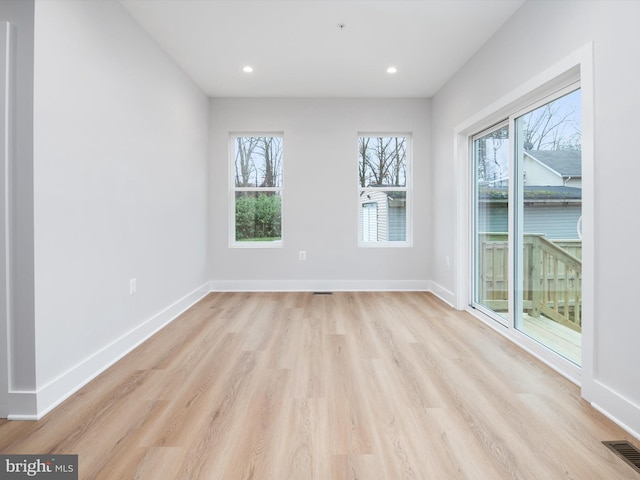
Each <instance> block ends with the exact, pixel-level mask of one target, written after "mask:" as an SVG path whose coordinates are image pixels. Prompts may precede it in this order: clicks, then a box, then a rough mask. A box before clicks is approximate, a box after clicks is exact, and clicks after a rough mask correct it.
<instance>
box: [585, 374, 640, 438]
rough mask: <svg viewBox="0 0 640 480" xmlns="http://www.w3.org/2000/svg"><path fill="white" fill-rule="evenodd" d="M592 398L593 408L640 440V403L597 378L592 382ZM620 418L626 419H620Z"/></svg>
mask: <svg viewBox="0 0 640 480" xmlns="http://www.w3.org/2000/svg"><path fill="white" fill-rule="evenodd" d="M593 398H594V400H592V401H591V405H592V406H593V408H595V409H596V410H598V411H599V412H600V413H602V414H603V415H604V416H605V417H607V418H608V419H609V420H611V421H613V422H614V423H616V424H618V425H619V426H620V427H622V428H624V429H625V430H626V431H627V432H629V433H630V434H631V435H633V436H634V437H635V438H637V439H638V440H640V405H638V404H637V403H634V402H632V401H631V400H630V399H628V398H625V397H624V396H622V395H620V394H619V393H617V392H616V391H614V390H613V389H611V388H610V387H608V386H606V385H604V384H603V383H601V382H599V381H598V380H595V381H594V382H593ZM603 405H606V407H604V406H603ZM621 418H626V419H628V420H627V421H622V420H620V419H621Z"/></svg>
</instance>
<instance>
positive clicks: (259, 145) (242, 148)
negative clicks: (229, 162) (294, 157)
mask: <svg viewBox="0 0 640 480" xmlns="http://www.w3.org/2000/svg"><path fill="white" fill-rule="evenodd" d="M235 186H236V187H281V186H282V137H236V138H235Z"/></svg>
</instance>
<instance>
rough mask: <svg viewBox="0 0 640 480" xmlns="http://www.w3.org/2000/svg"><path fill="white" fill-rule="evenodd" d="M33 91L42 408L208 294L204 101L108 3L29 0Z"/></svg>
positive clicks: (38, 362)
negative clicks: (133, 284)
mask: <svg viewBox="0 0 640 480" xmlns="http://www.w3.org/2000/svg"><path fill="white" fill-rule="evenodd" d="M34 85H35V86H34V118H35V120H34V170H35V172H34V190H35V193H34V203H35V290H36V298H35V312H36V322H35V324H36V334H35V345H36V366H37V374H36V376H37V389H36V392H35V393H36V394H37V398H38V409H37V410H38V412H37V413H38V414H42V413H43V412H44V411H46V410H47V409H48V408H50V407H51V406H52V405H54V404H55V403H56V402H57V401H59V400H60V399H61V398H62V397H64V396H65V395H67V394H68V393H69V392H70V391H71V390H72V389H74V388H76V387H78V386H79V385H80V384H82V383H83V382H85V381H87V380H88V379H90V378H91V377H92V376H94V375H95V374H96V373H98V372H99V371H100V370H101V369H102V368H104V367H106V366H107V365H108V364H110V363H111V362H113V361H115V360H116V359H117V358H118V356H120V355H122V354H123V353H124V352H126V351H127V350H128V349H130V348H132V347H133V346H134V345H135V344H136V343H137V342H139V341H140V340H142V339H143V338H144V337H145V336H147V335H149V334H150V333H151V332H152V331H154V330H155V329H157V328H159V327H160V326H161V325H162V324H164V323H165V322H167V321H169V320H170V319H171V318H173V316H174V315H175V314H176V313H177V312H178V311H179V310H180V309H182V308H184V307H185V306H186V305H188V304H189V303H191V302H193V301H194V300H195V299H197V298H199V296H200V295H201V294H202V292H203V291H204V290H203V288H206V286H207V283H206V280H207V275H206V270H207V265H206V257H207V245H206V237H207V227H206V224H207V212H206V211H207V207H206V190H207V148H208V133H209V130H208V108H209V106H208V98H207V97H206V96H205V95H204V94H203V92H202V91H201V90H199V88H197V87H196V86H195V84H194V83H193V82H192V81H191V80H189V79H188V78H187V77H186V75H185V74H184V73H183V72H182V71H181V70H180V69H179V68H178V67H177V66H176V65H175V64H174V63H173V62H172V61H171V60H170V59H169V58H168V56H167V55H166V54H165V53H163V52H162V51H161V50H160V49H159V48H158V47H157V45H156V44H155V43H154V42H153V41H152V40H151V39H150V38H149V37H148V36H147V34H146V33H145V32H144V31H143V30H142V29H141V28H140V27H139V26H138V24H137V23H136V22H135V21H134V20H133V19H132V18H131V17H130V15H129V14H128V13H127V12H126V11H125V10H124V9H123V8H122V6H121V5H120V4H119V3H118V2H112V1H90V2H85V1H50V0H47V1H39V0H38V1H36V8H35V81H34ZM133 277H135V278H137V293H136V294H135V295H131V296H130V295H129V279H130V278H133ZM25 415H28V412H25Z"/></svg>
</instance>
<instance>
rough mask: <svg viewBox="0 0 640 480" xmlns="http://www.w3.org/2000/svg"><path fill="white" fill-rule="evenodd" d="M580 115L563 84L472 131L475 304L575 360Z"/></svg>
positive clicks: (576, 94) (576, 96) (574, 94)
mask: <svg viewBox="0 0 640 480" xmlns="http://www.w3.org/2000/svg"><path fill="white" fill-rule="evenodd" d="M580 118H581V115H580V90H579V88H577V87H576V86H574V87H568V88H566V89H564V90H563V91H560V92H557V93H556V94H555V95H553V96H552V97H548V98H546V99H545V100H543V101H540V102H538V103H536V104H533V105H531V106H530V107H527V108H526V109H524V110H522V111H520V112H516V113H514V114H513V115H512V116H510V117H509V118H508V119H505V121H504V122H503V123H501V124H498V125H496V126H495V127H492V128H490V129H488V130H485V131H484V132H481V133H479V134H478V135H475V136H474V137H473V155H474V159H473V169H474V176H473V178H474V185H473V190H474V195H473V203H474V205H473V212H474V214H473V226H474V228H473V231H474V234H473V257H474V264H473V274H472V276H473V284H474V288H473V301H472V303H473V306H474V307H475V308H478V309H480V310H482V311H483V312H484V313H486V314H488V315H490V316H491V317H493V318H494V319H495V320H496V321H498V322H500V323H502V324H504V325H505V326H507V327H508V328H512V329H515V330H517V331H519V332H520V333H523V334H525V335H527V336H528V337H530V338H532V339H533V340H535V341H536V342H538V343H540V344H542V345H544V346H546V347H548V348H549V349H551V350H552V351H554V352H556V353H557V354H559V355H561V356H563V357H565V358H567V359H568V360H570V361H572V362H573V363H575V364H577V365H580V360H581V330H582V320H581V313H582V309H581V299H582V288H581V282H582V262H581V252H582V239H581V235H582V232H581V219H582V154H581V125H580ZM510 130H511V134H509V133H510V132H509V131H510Z"/></svg>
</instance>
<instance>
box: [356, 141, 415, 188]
mask: <svg viewBox="0 0 640 480" xmlns="http://www.w3.org/2000/svg"><path fill="white" fill-rule="evenodd" d="M359 150H360V168H359V173H360V186H361V187H368V186H373V185H376V186H382V185H386V186H390V185H394V186H403V185H404V182H405V176H406V168H407V167H406V158H407V155H406V138H404V137H360V142H359Z"/></svg>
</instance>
